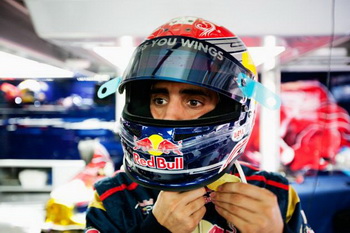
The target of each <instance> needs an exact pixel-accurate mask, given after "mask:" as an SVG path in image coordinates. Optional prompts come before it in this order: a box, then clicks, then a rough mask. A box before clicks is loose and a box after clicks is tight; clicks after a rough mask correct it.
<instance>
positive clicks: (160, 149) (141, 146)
mask: <svg viewBox="0 0 350 233" xmlns="http://www.w3.org/2000/svg"><path fill="white" fill-rule="evenodd" d="M181 148H182V141H179V142H178V143H177V144H175V143H173V142H171V141H169V140H167V139H164V138H163V137H162V136H160V135H158V134H152V135H151V136H149V137H145V138H142V139H137V138H136V137H134V148H133V149H134V150H135V151H136V150H141V151H144V152H148V153H149V154H150V155H151V156H150V158H149V159H145V158H142V157H141V156H140V155H139V154H138V153H137V152H134V153H133V159H134V161H135V163H136V164H138V165H141V166H143V167H149V168H157V169H167V170H180V169H183V168H184V161H183V157H182V155H183V154H182V152H181ZM170 153H172V154H175V155H179V156H176V157H173V161H170V162H169V161H167V160H166V159H165V158H164V157H160V155H163V154H166V155H169V154H170Z"/></svg>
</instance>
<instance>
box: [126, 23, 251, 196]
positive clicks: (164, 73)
mask: <svg viewBox="0 0 350 233" xmlns="http://www.w3.org/2000/svg"><path fill="white" fill-rule="evenodd" d="M242 77H244V79H242ZM247 79H249V80H255V79H256V68H255V66H254V64H253V62H252V60H251V58H250V56H249V54H248V51H247V48H246V46H245V45H244V43H243V42H242V41H241V40H240V38H238V37H237V36H236V35H235V34H233V33H232V32H230V31H229V30H228V29H226V28H224V27H222V26H218V25H216V24H214V23H212V22H209V21H207V20H204V19H201V18H197V17H180V18H175V19H172V20H171V21H169V22H167V23H166V24H164V25H162V26H160V27H159V28H157V29H156V30H155V31H154V32H153V33H152V34H151V35H150V36H148V37H147V38H146V40H145V41H144V42H143V43H141V44H140V45H139V46H138V47H137V48H136V49H135V51H134V54H133V55H132V58H131V60H130V62H129V65H128V67H127V68H126V70H125V72H124V74H123V77H122V81H121V83H120V85H119V92H120V93H122V92H123V91H124V90H125V91H126V95H125V98H126V101H125V106H124V109H123V112H122V116H121V119H120V121H121V122H120V136H121V142H122V146H123V150H124V169H125V172H126V173H127V174H128V175H129V176H130V178H131V179H132V180H134V181H135V182H137V183H138V184H140V185H143V186H146V187H149V188H153V189H159V190H174V191H184V190H191V189H194V188H197V187H203V186H205V185H207V184H209V183H211V182H213V181H215V180H216V179H218V178H219V177H220V176H222V175H223V174H224V173H225V172H227V171H228V170H229V169H230V168H231V167H232V166H233V164H234V162H235V161H236V160H237V158H238V157H239V156H240V154H241V153H242V152H243V150H244V148H245V146H246V144H247V141H248V138H249V135H250V133H251V130H252V126H253V121H254V117H255V101H254V100H251V99H250V98H247V96H246V95H245V94H244V93H243V91H242V87H244V85H245V81H244V80H247ZM157 81H173V82H181V83H187V84H192V85H198V86H201V87H205V88H208V89H210V90H213V91H215V92H217V93H218V95H219V98H220V100H219V103H218V104H217V106H216V107H215V109H214V110H212V111H211V112H209V113H207V114H205V115H203V116H201V117H199V118H198V119H193V120H159V119H154V118H152V115H151V112H150V89H151V86H152V84H153V83H154V82H157Z"/></svg>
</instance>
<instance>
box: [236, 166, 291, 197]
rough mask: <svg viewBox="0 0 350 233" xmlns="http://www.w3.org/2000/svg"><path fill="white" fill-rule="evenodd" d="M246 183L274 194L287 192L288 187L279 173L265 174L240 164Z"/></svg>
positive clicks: (265, 172)
mask: <svg viewBox="0 0 350 233" xmlns="http://www.w3.org/2000/svg"><path fill="white" fill-rule="evenodd" d="M240 164H241V166H242V169H243V172H244V174H245V176H246V179H247V182H248V183H251V184H254V185H256V186H259V187H263V188H267V189H270V190H271V191H274V192H284V191H286V192H288V190H289V188H290V185H289V181H288V179H287V178H286V177H284V176H282V175H281V174H280V173H276V172H267V171H263V170H260V169H259V168H257V167H255V166H253V165H251V164H249V163H245V162H240Z"/></svg>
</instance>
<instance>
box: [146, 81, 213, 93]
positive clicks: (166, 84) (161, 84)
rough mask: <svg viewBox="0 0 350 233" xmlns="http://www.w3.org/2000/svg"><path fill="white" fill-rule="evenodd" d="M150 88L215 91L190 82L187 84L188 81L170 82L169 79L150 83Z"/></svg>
mask: <svg viewBox="0 0 350 233" xmlns="http://www.w3.org/2000/svg"><path fill="white" fill-rule="evenodd" d="M152 89H166V90H168V91H170V90H178V91H181V90H200V91H203V92H205V93H213V94H214V93H215V92H214V91H212V90H209V89H208V88H205V87H200V86H196V85H192V84H188V83H180V82H171V81H158V82H155V83H154V84H153V85H152Z"/></svg>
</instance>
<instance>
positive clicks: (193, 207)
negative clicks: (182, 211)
mask: <svg viewBox="0 0 350 233" xmlns="http://www.w3.org/2000/svg"><path fill="white" fill-rule="evenodd" d="M205 203H206V200H205V197H203V196H201V197H199V198H197V199H196V200H194V201H192V202H189V203H188V204H187V205H186V208H187V209H188V210H189V211H191V213H193V212H195V211H197V210H199V209H200V208H202V207H203V206H204V205H205Z"/></svg>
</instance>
